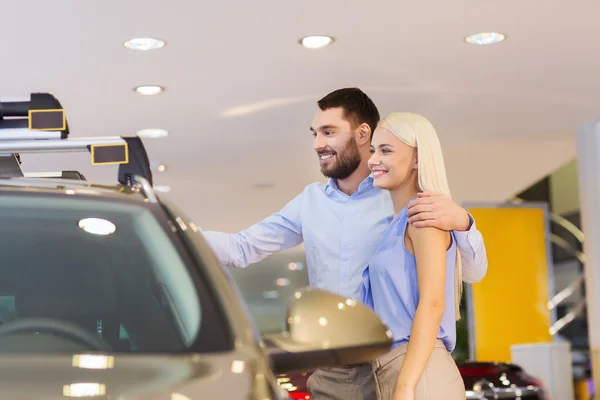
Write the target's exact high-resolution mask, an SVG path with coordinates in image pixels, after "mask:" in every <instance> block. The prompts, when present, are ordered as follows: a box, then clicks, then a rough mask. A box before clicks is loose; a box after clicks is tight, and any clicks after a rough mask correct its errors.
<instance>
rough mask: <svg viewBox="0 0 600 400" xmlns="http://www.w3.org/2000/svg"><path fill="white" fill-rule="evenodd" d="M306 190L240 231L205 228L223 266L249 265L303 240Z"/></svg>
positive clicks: (209, 242)
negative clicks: (230, 231) (225, 231)
mask: <svg viewBox="0 0 600 400" xmlns="http://www.w3.org/2000/svg"><path fill="white" fill-rule="evenodd" d="M303 203H304V192H303V193H300V194H299V195H298V196H296V197H295V198H294V199H293V200H292V201H290V202H289V203H288V204H286V206H285V207H284V208H283V209H282V210H281V211H279V212H277V213H275V214H273V215H271V216H269V217H267V218H265V219H264V220H262V221H261V222H259V223H257V224H254V225H252V226H251V227H249V228H248V229H246V230H243V231H240V232H238V233H224V232H214V231H204V230H202V229H200V230H201V232H202V234H203V235H204V238H205V239H206V240H207V242H208V244H209V246H210V247H211V248H212V249H213V251H214V252H215V254H216V256H217V259H218V260H219V262H220V263H221V265H223V266H228V267H238V268H245V267H247V266H248V265H250V264H254V263H257V262H259V261H261V260H263V259H264V258H266V257H267V256H268V255H270V254H273V253H276V252H279V251H281V250H285V249H289V248H291V247H294V246H296V245H299V244H300V243H302V241H303V238H302V208H303Z"/></svg>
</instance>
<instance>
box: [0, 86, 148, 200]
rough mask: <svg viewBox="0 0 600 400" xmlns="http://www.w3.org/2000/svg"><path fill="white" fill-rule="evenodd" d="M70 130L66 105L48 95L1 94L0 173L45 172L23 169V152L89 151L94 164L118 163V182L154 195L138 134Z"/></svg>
mask: <svg viewBox="0 0 600 400" xmlns="http://www.w3.org/2000/svg"><path fill="white" fill-rule="evenodd" d="M69 134H70V132H69V126H68V123H67V119H66V116H65V110H64V109H63V107H62V105H61V104H60V102H59V101H58V100H57V99H56V98H55V97H54V96H53V95H52V94H50V93H32V94H31V95H30V97H29V99H19V100H12V101H7V100H6V99H0V177H3V178H10V177H33V176H35V177H43V176H40V175H43V174H44V173H42V174H24V173H23V171H22V169H21V160H20V156H19V155H20V154H21V153H56V152H89V153H90V155H91V163H92V165H110V164H113V165H115V164H117V165H119V171H118V176H117V180H118V182H119V183H120V184H122V185H129V186H131V185H133V184H138V185H140V186H141V187H142V190H143V191H144V193H145V195H146V197H147V198H148V199H149V200H150V198H154V199H155V195H154V192H153V191H152V170H151V168H150V161H149V159H148V154H147V152H146V149H145V147H144V144H143V142H142V140H141V139H140V138H139V137H137V136H134V137H126V136H109V137H84V138H70V137H69ZM53 174H54V175H53V176H52V177H59V176H57V175H58V173H53ZM46 177H49V176H46ZM67 177H68V178H67ZM60 178H62V179H72V178H74V179H76V180H77V179H78V180H85V177H84V176H83V175H82V174H81V173H79V172H77V171H63V172H61V173H60Z"/></svg>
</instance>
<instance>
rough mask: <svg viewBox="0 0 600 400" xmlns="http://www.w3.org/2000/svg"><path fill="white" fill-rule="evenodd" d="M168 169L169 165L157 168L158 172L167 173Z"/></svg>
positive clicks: (161, 165)
mask: <svg viewBox="0 0 600 400" xmlns="http://www.w3.org/2000/svg"><path fill="white" fill-rule="evenodd" d="M167 168H168V167H167V164H158V167H156V172H165V171H166V170H167Z"/></svg>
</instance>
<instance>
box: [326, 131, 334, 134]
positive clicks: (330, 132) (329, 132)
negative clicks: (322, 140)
mask: <svg viewBox="0 0 600 400" xmlns="http://www.w3.org/2000/svg"><path fill="white" fill-rule="evenodd" d="M325 134H326V135H333V132H332V131H325Z"/></svg>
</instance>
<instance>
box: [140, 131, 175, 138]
mask: <svg viewBox="0 0 600 400" xmlns="http://www.w3.org/2000/svg"><path fill="white" fill-rule="evenodd" d="M137 135H138V137H140V138H142V139H158V138H163V137H167V136H169V131H167V130H165V129H157V128H146V129H140V130H139V131H137Z"/></svg>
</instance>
